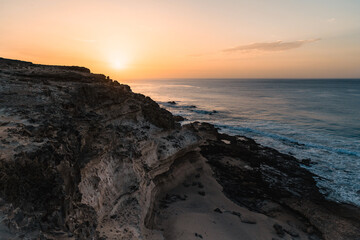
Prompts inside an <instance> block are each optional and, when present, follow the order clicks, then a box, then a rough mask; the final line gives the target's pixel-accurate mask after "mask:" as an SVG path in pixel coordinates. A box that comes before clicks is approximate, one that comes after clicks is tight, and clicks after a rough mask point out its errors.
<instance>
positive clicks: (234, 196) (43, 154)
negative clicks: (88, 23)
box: [0, 58, 360, 240]
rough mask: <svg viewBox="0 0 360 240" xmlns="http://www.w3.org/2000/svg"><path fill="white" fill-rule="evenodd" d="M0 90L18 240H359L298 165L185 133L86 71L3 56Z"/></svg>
mask: <svg viewBox="0 0 360 240" xmlns="http://www.w3.org/2000/svg"><path fill="white" fill-rule="evenodd" d="M0 81H1V85H0V86H1V87H0V112H1V115H0V138H1V139H0V141H1V150H2V151H1V155H0V165H1V166H0V197H1V199H0V200H1V201H0V213H1V214H2V215H3V216H4V219H3V220H2V223H3V224H2V225H3V226H6V228H8V229H9V232H11V233H12V234H13V235H15V236H16V237H15V238H14V239H26V238H42V239H102V240H104V239H134V240H138V239H149V240H155V239H168V240H171V239H239V238H240V239H310V240H316V239H326V240H328V239H356V238H357V237H358V236H360V230H359V229H360V209H359V208H358V207H353V206H350V205H346V204H340V203H336V202H332V201H329V200H326V199H325V198H324V196H323V195H322V194H321V193H320V192H319V189H318V187H317V186H316V183H315V180H314V179H313V176H314V174H312V173H310V172H309V171H307V170H306V169H304V168H302V167H301V166H300V164H299V161H300V160H298V159H296V158H295V157H292V156H290V155H287V154H282V153H280V152H278V151H277V150H275V149H272V148H269V147H264V146H262V145H260V144H257V143H256V142H255V141H254V140H252V139H250V138H247V137H244V136H230V135H227V134H222V133H219V132H218V131H217V129H216V128H215V126H214V125H211V124H208V123H199V122H194V123H192V124H187V125H184V126H180V124H179V122H177V121H176V118H175V117H174V116H173V115H172V114H171V113H170V112H168V111H167V110H165V109H162V108H160V107H159V105H158V104H157V103H156V102H154V101H153V100H151V99H150V98H149V97H145V96H143V95H141V94H135V93H133V92H132V91H131V89H130V87H129V86H127V85H122V84H119V83H118V82H116V81H113V80H112V79H109V78H106V77H105V76H104V75H101V74H92V73H90V70H88V69H86V68H83V67H66V66H60V67H58V66H46V65H36V64H32V63H29V62H21V61H13V60H7V59H1V58H0ZM3 226H1V231H2V229H4V228H3ZM0 234H2V233H1V232H0ZM0 237H1V235H0ZM3 237H4V236H3Z"/></svg>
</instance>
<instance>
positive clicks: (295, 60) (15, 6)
mask: <svg viewBox="0 0 360 240" xmlns="http://www.w3.org/2000/svg"><path fill="white" fill-rule="evenodd" d="M359 13H360V1H359V0H251V1H243V0H182V1H171V0H136V1H135V0H132V1H125V0H101V1H100V0H87V1H84V0H72V1H70V0H51V1H49V0H31V1H30V0H0V57H5V58H12V59H21V60H26V61H31V62H34V63H42V64H56V65H78V66H86V67H88V68H90V69H91V70H92V72H95V73H103V74H105V75H109V76H110V77H112V78H113V79H117V80H122V79H127V80H128V79H134V80H136V79H168V78H360V14H359Z"/></svg>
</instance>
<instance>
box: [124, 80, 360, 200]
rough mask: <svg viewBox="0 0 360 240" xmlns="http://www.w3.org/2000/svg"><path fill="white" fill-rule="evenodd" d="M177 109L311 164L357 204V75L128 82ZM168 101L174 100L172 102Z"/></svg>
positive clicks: (331, 188) (324, 187)
mask: <svg viewBox="0 0 360 240" xmlns="http://www.w3.org/2000/svg"><path fill="white" fill-rule="evenodd" d="M128 84H129V85H130V86H131V88H132V90H133V91H134V92H138V93H142V94H144V95H147V96H150V97H151V98H152V99H154V100H155V101H157V102H158V103H159V104H160V105H161V106H162V107H164V108H166V109H167V110H169V111H170V112H172V113H173V114H175V115H181V116H183V117H185V118H186V119H187V121H185V123H187V122H192V121H205V122H209V123H212V124H214V125H216V126H217V127H219V128H220V129H221V131H222V132H225V133H228V134H232V135H244V136H248V137H251V138H253V139H255V140H256V141H257V142H258V143H260V144H262V145H265V146H269V147H273V148H275V149H277V150H278V151H280V152H283V153H287V154H291V155H293V156H295V157H297V158H299V159H307V158H310V159H311V160H312V162H313V163H314V164H312V165H311V166H310V167H307V166H303V167H304V168H307V169H309V170H310V171H311V172H313V173H314V174H316V175H317V177H316V181H317V184H318V187H319V188H320V190H321V191H322V192H323V193H324V194H325V195H326V196H327V197H328V198H330V199H332V200H335V201H340V202H346V203H350V204H354V205H357V206H360V80H356V79H296V80H295V79H183V80H181V79H177V80H141V81H133V82H129V83H128ZM169 101H175V103H176V104H171V103H169Z"/></svg>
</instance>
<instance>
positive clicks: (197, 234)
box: [195, 233, 203, 239]
mask: <svg viewBox="0 0 360 240" xmlns="http://www.w3.org/2000/svg"><path fill="white" fill-rule="evenodd" d="M195 237H198V238H201V239H202V238H203V236H202V235H201V234H199V233H195Z"/></svg>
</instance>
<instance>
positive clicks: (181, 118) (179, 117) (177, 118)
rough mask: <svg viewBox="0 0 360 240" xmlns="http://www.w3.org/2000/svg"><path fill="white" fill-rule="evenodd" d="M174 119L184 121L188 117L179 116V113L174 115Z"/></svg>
mask: <svg viewBox="0 0 360 240" xmlns="http://www.w3.org/2000/svg"><path fill="white" fill-rule="evenodd" d="M174 120H175V121H176V122H182V121H185V120H186V118H184V117H182V116H179V115H175V116H174Z"/></svg>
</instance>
